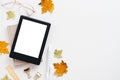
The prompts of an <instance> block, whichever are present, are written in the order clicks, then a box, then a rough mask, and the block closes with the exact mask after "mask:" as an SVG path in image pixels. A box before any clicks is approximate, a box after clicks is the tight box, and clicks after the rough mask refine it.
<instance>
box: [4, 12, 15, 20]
mask: <svg viewBox="0 0 120 80" xmlns="http://www.w3.org/2000/svg"><path fill="white" fill-rule="evenodd" d="M6 14H7V20H9V19H14V18H15V13H14V12H13V11H7V12H6Z"/></svg>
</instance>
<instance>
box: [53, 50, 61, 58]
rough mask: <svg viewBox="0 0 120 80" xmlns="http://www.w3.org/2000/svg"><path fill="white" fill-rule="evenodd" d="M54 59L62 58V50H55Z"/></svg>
mask: <svg viewBox="0 0 120 80" xmlns="http://www.w3.org/2000/svg"><path fill="white" fill-rule="evenodd" d="M54 57H56V58H62V50H57V49H55V51H54Z"/></svg>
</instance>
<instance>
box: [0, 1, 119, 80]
mask: <svg viewBox="0 0 120 80" xmlns="http://www.w3.org/2000/svg"><path fill="white" fill-rule="evenodd" d="M20 1H21V2H24V3H27V4H31V5H33V6H34V7H35V9H36V13H35V14H34V15H32V17H34V18H37V19H40V20H44V21H48V22H50V23H51V24H52V26H51V30H50V34H49V38H48V41H47V45H48V44H50V45H52V46H53V47H54V48H57V49H63V59H64V61H65V62H67V64H68V73H67V74H66V75H64V76H63V77H64V80H120V37H119V34H120V5H119V4H120V1H119V0H53V1H54V4H55V10H54V12H53V13H52V14H49V13H46V14H41V13H40V12H41V11H40V7H39V6H38V5H37V4H38V2H39V0H20ZM6 2H7V1H6ZM5 11H6V10H5V9H3V8H1V10H0V12H1V13H0V17H1V19H0V39H1V40H8V37H7V30H6V27H7V25H9V24H13V23H17V19H15V20H9V21H7V20H6V19H5V17H6V15H5ZM16 12H17V10H16ZM1 20H2V21H1ZM6 23H7V24H6ZM0 57H1V56H0ZM2 57H3V56H2ZM2 59H3V58H2ZM6 63H7V62H6ZM2 64H4V61H0V65H2ZM58 79H59V78H56V80H58ZM51 80H52V77H51Z"/></svg>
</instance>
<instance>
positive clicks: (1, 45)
mask: <svg viewBox="0 0 120 80" xmlns="http://www.w3.org/2000/svg"><path fill="white" fill-rule="evenodd" d="M7 46H8V43H7V42H5V41H0V54H2V53H4V54H8V53H9V50H8V48H7Z"/></svg>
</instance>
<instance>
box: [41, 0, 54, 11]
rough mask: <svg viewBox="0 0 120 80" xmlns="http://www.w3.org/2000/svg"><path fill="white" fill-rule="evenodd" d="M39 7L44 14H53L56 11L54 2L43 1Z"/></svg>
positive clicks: (49, 0) (50, 0)
mask: <svg viewBox="0 0 120 80" xmlns="http://www.w3.org/2000/svg"><path fill="white" fill-rule="evenodd" d="M39 5H41V7H42V13H46V12H47V11H48V12H50V13H52V12H53V10H54V4H53V2H52V0H42V1H41V3H39Z"/></svg>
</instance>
